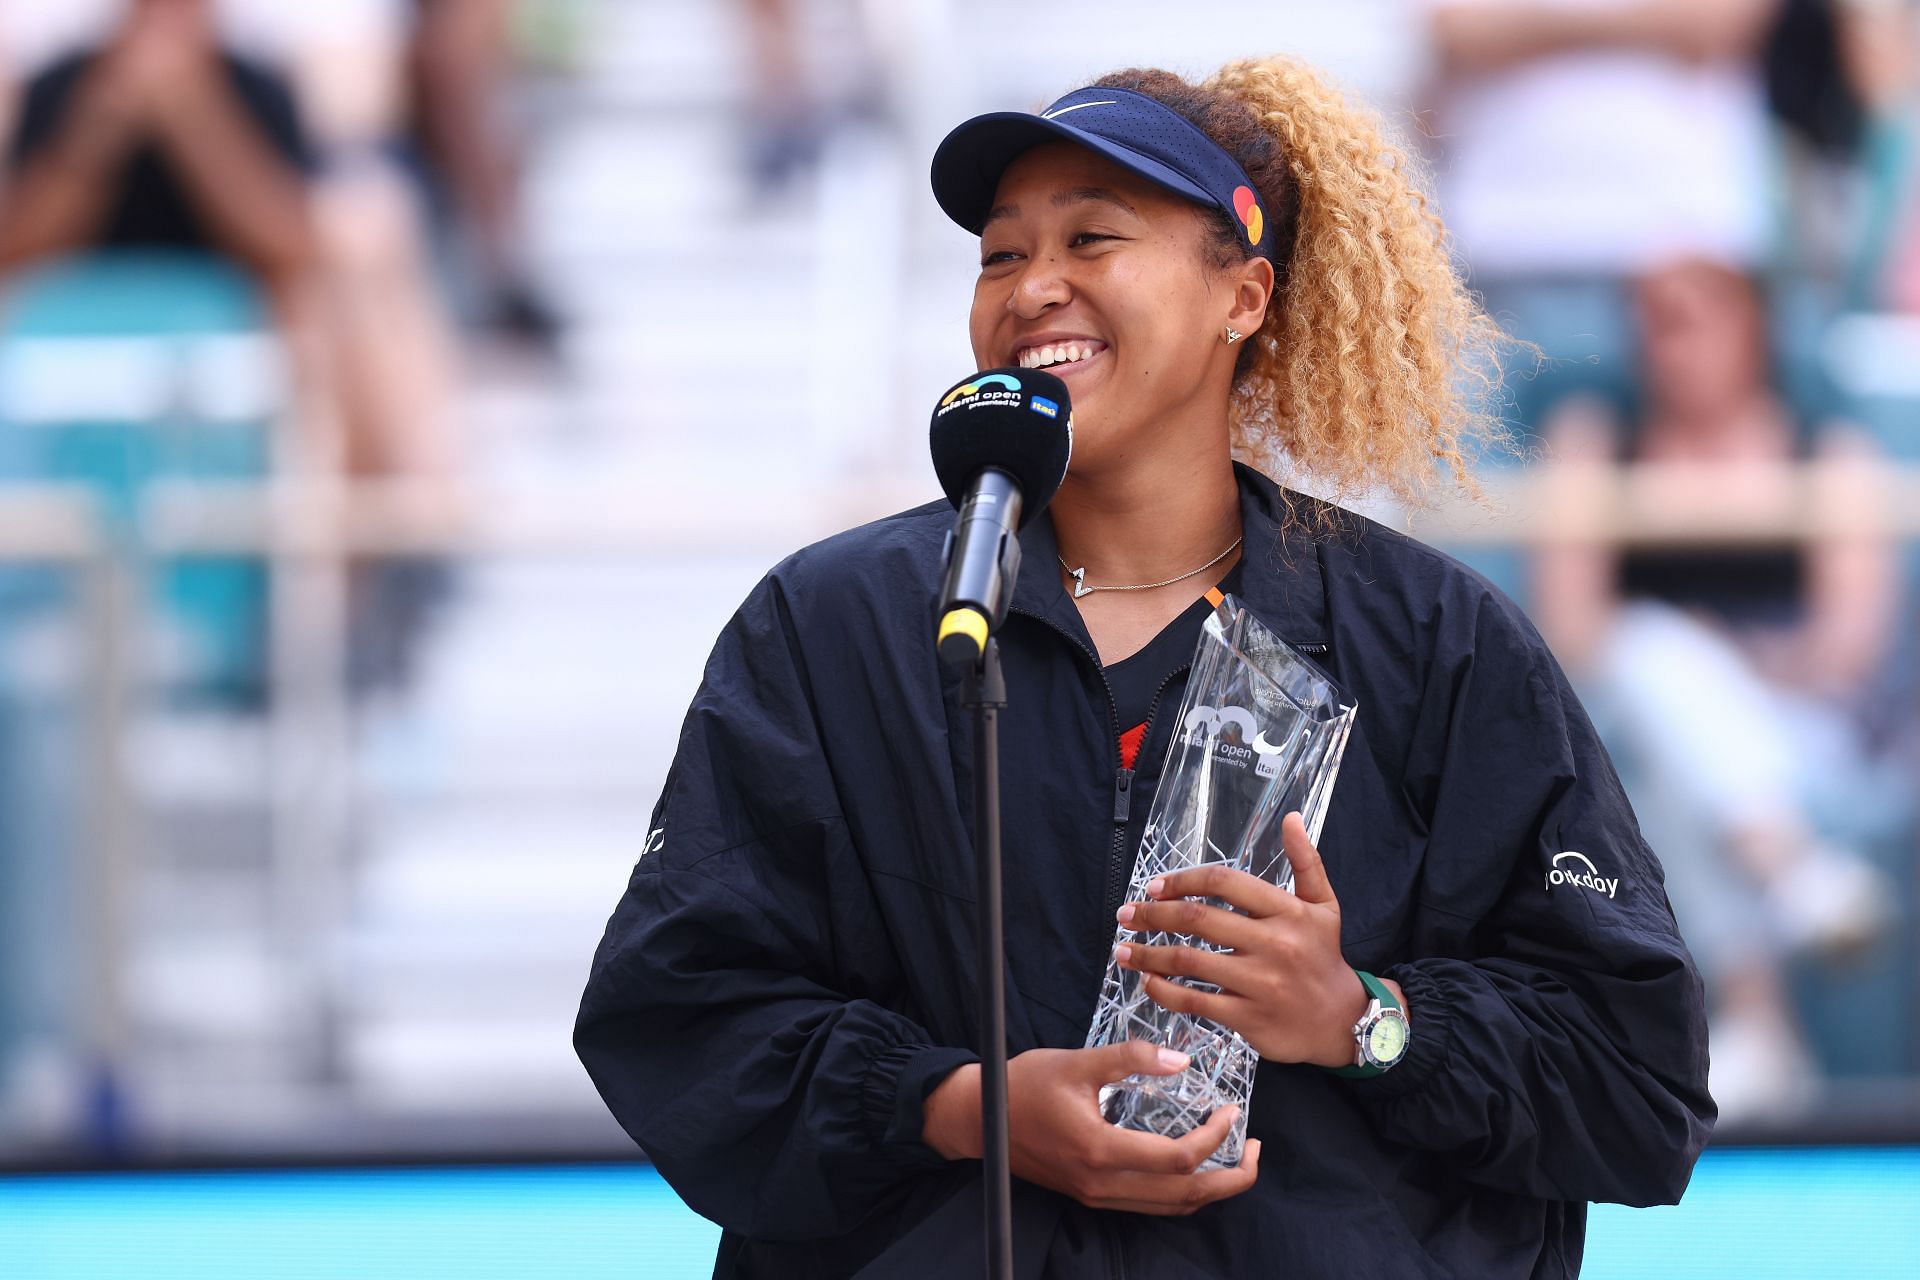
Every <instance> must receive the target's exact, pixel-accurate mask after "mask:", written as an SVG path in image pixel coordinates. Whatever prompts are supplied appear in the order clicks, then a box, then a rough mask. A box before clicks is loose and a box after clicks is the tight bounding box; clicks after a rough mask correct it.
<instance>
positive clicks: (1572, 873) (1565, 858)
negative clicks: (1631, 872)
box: [1547, 849, 1620, 898]
mask: <svg viewBox="0 0 1920 1280" xmlns="http://www.w3.org/2000/svg"><path fill="white" fill-rule="evenodd" d="M1557 884H1570V885H1577V886H1578V887H1580V888H1582V889H1589V890H1591V891H1593V892H1594V893H1597V894H1600V895H1601V896H1602V897H1606V898H1611V897H1612V896H1613V895H1614V892H1615V891H1616V890H1618V889H1619V888H1620V877H1619V876H1614V877H1613V878H1611V879H1609V878H1607V877H1606V876H1603V875H1601V874H1600V869H1599V868H1598V867H1595V866H1594V865H1593V861H1592V859H1590V858H1588V857H1587V855H1586V854H1584V853H1575V852H1574V851H1573V850H1571V849H1569V850H1567V851H1566V852H1565V853H1556V854H1554V855H1553V866H1552V868H1551V869H1549V870H1548V872H1547V890H1548V891H1549V892H1551V891H1552V889H1553V886H1555V885H1557Z"/></svg>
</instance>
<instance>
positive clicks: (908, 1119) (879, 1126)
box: [861, 1044, 980, 1165]
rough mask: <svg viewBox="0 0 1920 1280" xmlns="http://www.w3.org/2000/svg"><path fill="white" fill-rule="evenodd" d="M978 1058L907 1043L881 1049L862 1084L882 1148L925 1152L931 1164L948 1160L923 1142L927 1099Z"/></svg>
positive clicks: (864, 1101)
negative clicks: (961, 1068) (940, 1085)
mask: <svg viewBox="0 0 1920 1280" xmlns="http://www.w3.org/2000/svg"><path fill="white" fill-rule="evenodd" d="M979 1060H980V1059H979V1056H978V1055H977V1054H975V1053H973V1052H972V1051H971V1050H968V1049H949V1048H946V1047H944V1046H942V1045H928V1044H907V1045H895V1046H893V1047H891V1048H887V1049H882V1050H881V1051H880V1052H879V1053H878V1054H876V1055H875V1056H874V1058H873V1061H872V1063H871V1064H870V1065H869V1066H868V1068H867V1075H866V1079H865V1081H864V1082H863V1084H862V1086H861V1095H862V1097H861V1103H862V1109H863V1110H864V1111H865V1113H866V1120H867V1125H868V1129H869V1131H870V1132H871V1133H872V1134H873V1137H874V1140H875V1141H876V1142H878V1143H880V1144H881V1145H882V1146H885V1147H890V1148H895V1149H904V1150H911V1151H917V1152H923V1153H925V1155H926V1156H927V1159H928V1161H929V1163H930V1164H933V1165H941V1164H945V1163H946V1160H945V1158H944V1157H942V1156H941V1155H940V1153H939V1152H937V1151H935V1150H934V1149H933V1148H932V1147H929V1146H927V1145H926V1144H925V1143H924V1142H923V1141H922V1140H921V1133H920V1125H921V1120H922V1119H923V1118H924V1111H925V1107H926V1102H927V1095H928V1094H930V1093H932V1092H933V1091H934V1088H935V1087H936V1086H937V1085H938V1084H939V1083H940V1082H941V1081H942V1080H945V1079H946V1078H947V1077H948V1076H949V1075H951V1074H952V1073H953V1072H954V1070H955V1069H957V1068H959V1067H963V1066H965V1065H967V1064H968V1063H970V1062H978V1061H979Z"/></svg>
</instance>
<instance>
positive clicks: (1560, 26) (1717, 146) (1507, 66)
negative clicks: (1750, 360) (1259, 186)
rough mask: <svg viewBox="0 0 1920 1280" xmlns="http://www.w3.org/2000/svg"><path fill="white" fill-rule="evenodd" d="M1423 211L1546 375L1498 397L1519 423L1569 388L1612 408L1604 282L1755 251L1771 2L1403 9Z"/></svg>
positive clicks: (1749, 257) (1617, 307) (1621, 353)
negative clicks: (1430, 204) (1428, 195)
mask: <svg viewBox="0 0 1920 1280" xmlns="http://www.w3.org/2000/svg"><path fill="white" fill-rule="evenodd" d="M1422 3H1423V4H1424V5H1425V6H1426V8H1427V10H1428V15H1429V21H1430V30H1431V35H1432V39H1433V44H1434V49H1435V55H1436V61H1437V71H1438V76H1439V80H1438V84H1437V85H1436V87H1435V103H1434V106H1435V120H1434V125H1433V131H1434V134H1435V144H1436V145H1437V147H1438V148H1439V149H1440V151H1441V153H1442V157H1441V164H1440V179H1441V197H1442V204H1443V206H1444V209H1445V212H1446V217H1447V222H1448V225H1449V226H1451V227H1452V228H1453V232H1454V235H1455V237H1456V239H1457V242H1458V244H1459V247H1460V251H1461V253H1462V255H1463V256H1464V258H1465V261H1466V265H1467V267H1468V270H1469V273H1470V278H1471V280H1472V282H1473V284H1474V286H1475V288H1477V289H1479V290H1480V291H1481V292H1482V293H1483V294H1484V295H1485V297H1486V301H1487V303H1488V306H1489V309H1490V310H1491V311H1492V312H1493V313H1494V315H1495V316H1496V317H1497V318H1499V319H1501V320H1502V321H1503V322H1504V323H1506V324H1507V326H1508V328H1509V329H1510V331H1511V332H1513V333H1514V334H1515V336H1517V337H1520V338H1523V339H1527V340H1530V341H1532V342H1535V343H1537V344H1538V345H1539V346H1540V347H1542V348H1543V350H1544V353H1545V355H1546V357H1547V358H1548V360H1549V362H1550V363H1549V366H1548V368H1547V369H1546V370H1545V371H1543V373H1542V374H1541V376H1540V377H1539V378H1537V379H1535V380H1532V381H1522V382H1520V383H1517V384H1516V385H1515V386H1514V387H1513V388H1512V390H1513V392H1514V394H1515V395H1516V397H1517V398H1518V401H1519V402H1518V404H1517V405H1516V413H1517V414H1518V416H1519V418H1520V420H1521V422H1522V424H1523V425H1525V426H1533V425H1535V424H1537V422H1538V421H1539V420H1540V418H1541V416H1542V415H1543V414H1544V412H1545V410H1546V409H1547V408H1548V406H1549V405H1550V403H1551V401H1552V400H1553V399H1554V398H1555V397H1557V396H1559V395H1562V394H1566V393H1568V392H1571V391H1578V390H1595V391H1599V392H1602V393H1604V394H1609V395H1612V396H1615V397H1620V396H1621V395H1622V394H1623V392H1624V388H1625V383H1626V369H1627V367H1628V366H1627V359H1626V357H1627V354H1628V353H1627V343H1628V337H1627V334H1628V327H1629V326H1628V322H1627V302H1626V298H1625V293H1624V282H1625V281H1626V280H1627V279H1629V278H1630V277H1632V276H1633V275H1635V274H1636V273H1638V272H1639V271H1641V270H1643V269H1645V268H1647V267H1648V266H1650V265H1652V264H1653V263H1655V262H1657V261H1660V260H1662V259H1667V258H1672V257H1675V256H1679V255H1682V254H1699V255H1704V256H1707V257H1711V258H1714V259H1716V260H1718V261H1722V262H1729V263H1733V264H1735V265H1737V266H1739V267H1742V268H1747V269H1750V268H1753V267H1755V266H1757V265H1758V264H1759V263H1760V262H1761V260H1762V257H1763V255H1764V254H1765V252H1766V250H1767V248H1768V241H1769V232H1770V223H1771V218H1770V201H1769V198H1768V197H1769V185H1768V156H1767V115H1766V99H1765V94H1764V92H1763V88H1762V82H1761V77H1760V74H1759V70H1758V67H1757V65H1756V54H1757V52H1758V50H1759V48H1760V45H1761V42H1762V39H1763V38H1764V36H1765V34H1766V32H1767V30H1768V26H1769V23H1770V22H1771V21H1772V19H1773V17H1774V14H1775V7H1776V3H1777V0H1422Z"/></svg>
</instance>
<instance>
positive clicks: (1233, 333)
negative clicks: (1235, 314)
mask: <svg viewBox="0 0 1920 1280" xmlns="http://www.w3.org/2000/svg"><path fill="white" fill-rule="evenodd" d="M1246 336H1247V335H1246V334H1244V333H1242V332H1240V331H1239V330H1238V329H1235V328H1233V327H1232V326H1231V325H1229V326H1228V327H1227V345H1228V346H1232V345H1233V344H1234V343H1236V342H1238V341H1240V339H1242V338H1244V337H1246Z"/></svg>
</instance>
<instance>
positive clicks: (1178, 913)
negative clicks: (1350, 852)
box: [1115, 813, 1404, 1067]
mask: <svg viewBox="0 0 1920 1280" xmlns="http://www.w3.org/2000/svg"><path fill="white" fill-rule="evenodd" d="M1280 837H1281V843H1282V847H1283V848H1285V849H1286V852H1287V857H1288V858H1289V859H1291V860H1292V862H1293V885H1294V891H1293V892H1292V893H1288V892H1287V891H1286V890H1285V889H1282V888H1280V887H1279V886H1277V885H1272V884H1269V883H1267V882H1266V881H1265V880H1262V879H1260V878H1259V877H1257V876H1253V875H1250V874H1248V873H1247V872H1245V871H1236V870H1234V869H1232V868H1231V867H1225V866H1207V867H1189V868H1187V869H1186V870H1183V871H1175V872H1171V873H1169V874H1168V875H1166V876H1164V877H1162V878H1160V879H1157V880H1154V881H1152V882H1150V883H1149V884H1148V885H1147V892H1148V893H1149V894H1150V895H1152V898H1153V900H1152V901H1148V902H1129V903H1127V904H1126V905H1125V906H1123V907H1121V908H1120V911H1119V919H1120V922H1121V923H1122V924H1124V925H1125V926H1126V927H1127V928H1129V929H1133V930H1137V931H1139V932H1141V933H1152V932H1156V931H1164V932H1167V933H1183V934H1189V935H1191V936H1193V937H1195V938H1201V939H1205V940H1206V941H1208V942H1211V943H1214V944H1216V945H1219V946H1222V947H1227V948H1230V950H1229V951H1228V952H1216V951H1204V950H1201V949H1199V948H1196V947H1187V946H1166V947H1150V946H1144V945H1142V944H1140V943H1122V944H1121V945H1120V946H1119V947H1117V948H1116V949H1115V954H1116V957H1117V958H1118V959H1119V962H1120V965H1121V967H1122V968H1126V969H1134V970H1138V971H1140V972H1141V973H1143V974H1145V975H1146V977H1145V984H1146V992H1147V994H1148V995H1149V996H1151V997H1152V998H1153V999H1154V1001H1155V1002H1156V1003H1158V1004H1160V1005H1162V1006H1164V1007H1166V1008H1168V1009H1172V1010H1174V1011H1175V1012H1177V1013H1191V1014H1198V1015H1199V1016H1201V1017H1205V1018H1210V1019H1212V1020H1213V1021H1215V1022H1217V1023H1219V1024H1220V1025H1221V1026H1224V1027H1228V1028H1231V1029H1232V1030H1234V1031H1237V1032H1239V1033H1240V1034H1241V1036H1243V1037H1244V1038H1245V1039H1246V1041H1247V1043H1248V1044H1251V1045H1252V1046H1253V1048H1254V1050H1255V1052H1257V1053H1259V1055H1260V1056H1261V1057H1262V1058H1264V1059H1266V1060H1267V1061H1269V1062H1310V1063H1314V1064H1316V1065H1318V1066H1322V1067H1345V1066H1351V1065H1353V1054H1354V1043H1353V1024H1354V1023H1356V1022H1358V1021H1359V1020H1360V1016H1361V1014H1363V1013H1364V1012H1365V1011H1366V1008H1367V1004H1368V1000H1369V997H1368V995H1367V989H1366V988H1365V987H1364V986H1362V985H1361V984H1360V979H1359V977H1358V976H1356V975H1355V973H1354V971H1353V969H1352V967H1351V966H1349V965H1348V964H1347V962H1346V960H1345V959H1344V958H1343V957H1342V956H1341V954H1340V903H1339V901H1338V900H1337V899H1335V897H1334V896H1333V885H1332V884H1331V883H1329V882H1328V880H1327V869H1326V866H1325V865H1324V864H1323V863H1322V862H1321V861H1320V851H1319V850H1318V849H1315V848H1314V847H1313V842H1312V841H1311V840H1309V839H1308V838H1307V826H1306V822H1305V821H1304V820H1303V819H1302V818H1301V816H1300V815H1299V814H1298V813H1289V814H1288V815H1287V816H1286V817H1285V819H1284V820H1282V822H1281V824H1280ZM1200 898H1217V899H1219V900H1221V901H1223V902H1229V903H1232V904H1233V905H1234V906H1235V907H1237V908H1239V911H1240V912H1244V913H1245V914H1238V913H1236V912H1232V911H1226V910H1223V909H1221V908H1220V907H1215V906H1209V905H1207V904H1206V903H1204V902H1200V901H1197V899H1200ZM1166 974H1178V975H1180V976H1183V977H1188V978H1198V979H1200V980H1201V981H1202V982H1210V983H1212V984H1213V985H1215V986H1217V987H1219V988H1220V990H1219V992H1218V994H1215V993H1212V992H1206V991H1196V990H1194V989H1193V988H1192V987H1189V986H1186V985H1185V984H1183V983H1178V982H1172V981H1169V980H1168V979H1167V978H1166V977H1164V976H1162V975H1166ZM1392 985H1393V984H1389V986H1392ZM1394 994H1395V995H1396V996H1399V995H1400V992H1399V991H1398V990H1397V989H1395V991H1394ZM1402 1004H1403V1007H1404V1000H1403V1001H1402Z"/></svg>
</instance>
